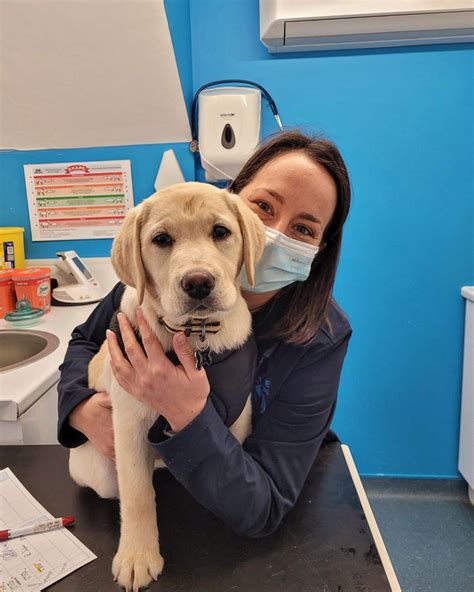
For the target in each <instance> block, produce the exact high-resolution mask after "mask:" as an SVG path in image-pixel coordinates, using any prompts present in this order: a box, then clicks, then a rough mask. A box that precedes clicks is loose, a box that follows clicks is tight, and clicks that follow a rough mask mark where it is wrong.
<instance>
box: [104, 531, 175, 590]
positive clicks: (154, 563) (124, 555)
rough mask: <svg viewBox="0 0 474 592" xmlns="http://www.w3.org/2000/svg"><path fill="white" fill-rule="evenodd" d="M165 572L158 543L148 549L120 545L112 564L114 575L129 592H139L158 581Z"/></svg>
mask: <svg viewBox="0 0 474 592" xmlns="http://www.w3.org/2000/svg"><path fill="white" fill-rule="evenodd" d="M162 571H163V557H162V556H161V555H160V548H159V546H158V543H155V544H152V545H150V546H147V547H146V548H143V547H140V548H133V547H132V546H131V545H122V544H121V545H120V546H119V549H118V551H117V553H116V555H115V557H114V560H113V562H112V574H113V576H114V579H115V581H117V582H118V583H119V584H120V585H121V586H122V587H123V588H125V590H127V592H129V591H132V590H133V592H138V590H140V588H143V587H144V586H148V585H149V584H151V582H152V581H153V580H157V579H158V576H160V575H161V572H162Z"/></svg>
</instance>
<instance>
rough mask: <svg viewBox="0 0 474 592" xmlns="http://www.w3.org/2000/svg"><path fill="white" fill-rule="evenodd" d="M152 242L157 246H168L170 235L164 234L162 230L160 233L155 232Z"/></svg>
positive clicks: (170, 240)
mask: <svg viewBox="0 0 474 592" xmlns="http://www.w3.org/2000/svg"><path fill="white" fill-rule="evenodd" d="M153 242H154V243H155V245H158V246H159V247H169V246H170V245H171V243H172V242H173V240H172V239H171V236H170V235H169V234H165V233H164V232H162V233H161V234H157V235H156V236H155V238H154V239H153Z"/></svg>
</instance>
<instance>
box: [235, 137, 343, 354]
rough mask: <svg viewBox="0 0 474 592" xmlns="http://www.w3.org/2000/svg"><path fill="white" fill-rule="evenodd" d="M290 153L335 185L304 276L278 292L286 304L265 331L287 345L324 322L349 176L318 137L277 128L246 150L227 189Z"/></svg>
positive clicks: (312, 332) (331, 148) (298, 341)
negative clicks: (317, 166)
mask: <svg viewBox="0 0 474 592" xmlns="http://www.w3.org/2000/svg"><path fill="white" fill-rule="evenodd" d="M293 151H298V152H302V153H303V154H305V155H306V156H307V157H308V158H309V159H310V160H312V161H314V162H316V163H318V164H320V165H322V166H323V167H324V168H325V169H326V171H327V172H328V173H329V174H330V175H331V177H332V178H333V179H334V182H335V184H336V188H337V203H336V209H335V211H334V214H333V217H332V219H331V221H330V223H329V224H328V225H327V227H326V229H325V231H324V235H323V237H322V240H321V248H320V250H319V252H318V254H317V255H316V257H315V259H314V261H313V264H312V266H311V272H310V275H309V277H308V279H307V280H305V281H304V282H295V283H293V284H290V285H289V286H286V287H285V288H282V293H285V294H287V295H288V296H289V302H288V306H287V308H286V309H285V313H284V315H283V316H282V318H281V319H280V321H279V323H278V324H277V325H276V326H275V327H274V328H273V330H272V331H271V336H272V337H278V338H282V339H284V341H286V342H287V343H295V344H302V343H306V342H307V341H309V340H310V339H311V338H312V337H313V336H314V335H315V333H316V332H317V331H318V329H319V328H320V326H321V324H322V322H323V321H324V319H325V317H326V311H327V308H328V304H329V302H330V300H331V295H332V290H333V286H334V280H335V277H336V270H337V264H338V261H339V253H340V250H341V241H342V227H343V225H344V222H345V220H346V218H347V215H348V213H349V206H350V201H351V187H350V182H349V175H348V172H347V168H346V165H345V164H344V161H343V159H342V156H341V154H340V152H339V150H338V149H337V147H336V146H335V145H334V144H333V143H332V142H331V141H330V140H328V139H326V138H323V137H321V136H313V137H312V136H307V135H305V134H303V133H302V132H300V131H298V130H291V131H285V132H279V133H277V134H275V135H273V136H271V137H270V138H269V139H268V140H266V141H265V142H264V143H263V144H262V145H261V146H260V147H259V148H258V149H257V150H256V151H255V152H254V153H253V154H252V156H251V157H250V158H249V160H248V161H247V162H246V163H245V165H244V167H243V168H242V170H241V171H240V172H239V174H238V175H237V177H236V178H235V179H234V180H233V181H232V183H231V184H230V186H229V187H228V190H229V191H231V192H232V193H237V194H238V193H240V191H242V189H243V188H244V187H245V186H246V185H247V184H248V183H249V182H250V181H251V180H252V179H253V177H254V176H255V175H256V174H257V173H258V171H259V170H260V169H261V168H262V167H264V166H265V165H266V164H267V163H268V162H270V161H271V160H273V159H274V158H275V157H277V156H281V155H282V154H286V153H288V152H293ZM268 336H270V335H268Z"/></svg>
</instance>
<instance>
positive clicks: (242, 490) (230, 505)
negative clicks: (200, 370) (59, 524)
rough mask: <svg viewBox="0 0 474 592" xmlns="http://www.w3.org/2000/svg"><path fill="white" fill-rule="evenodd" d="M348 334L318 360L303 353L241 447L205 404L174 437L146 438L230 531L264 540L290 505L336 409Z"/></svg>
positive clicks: (158, 433) (156, 434)
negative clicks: (259, 537) (260, 537)
mask: <svg viewBox="0 0 474 592" xmlns="http://www.w3.org/2000/svg"><path fill="white" fill-rule="evenodd" d="M348 341H349V335H347V336H346V337H345V339H344V340H343V341H342V342H340V343H339V344H336V345H334V346H333V347H332V348H331V349H330V350H329V351H328V350H325V353H324V355H322V357H320V353H319V354H317V353H313V355H311V352H308V354H307V355H306V356H304V357H303V358H302V359H301V361H300V362H299V363H298V365H297V366H296V367H295V369H294V370H293V372H292V373H291V374H290V376H289V377H288V378H287V380H286V381H285V383H284V384H283V385H282V386H281V388H280V390H279V392H278V393H277V394H276V396H275V399H274V400H273V401H272V402H271V403H270V405H269V407H268V409H267V410H266V412H265V413H264V414H263V415H262V416H261V418H260V419H259V420H258V421H257V423H256V425H255V426H254V429H253V431H252V434H251V436H250V437H249V438H248V439H247V440H246V441H245V443H244V445H243V446H241V445H240V444H239V442H238V441H237V440H236V439H235V438H234V436H233V435H232V434H231V433H230V432H229V430H228V428H227V427H225V425H224V423H223V422H222V420H221V418H220V417H219V415H218V414H217V413H216V410H215V408H214V406H213V404H212V401H211V400H210V399H209V400H208V401H207V403H206V406H205V407H204V409H203V410H202V412H201V413H200V414H199V415H198V416H197V417H196V418H195V419H194V420H193V421H192V422H191V423H189V424H188V425H187V426H185V427H184V428H183V429H182V430H181V431H179V432H178V433H177V434H176V435H175V436H173V437H172V438H169V439H163V435H162V433H161V430H158V429H157V428H156V427H155V426H157V424H155V426H153V427H152V428H151V429H150V432H149V440H150V442H151V444H152V446H153V448H154V449H155V450H156V452H157V453H158V454H159V455H160V456H161V457H162V458H163V460H164V461H165V463H166V465H167V467H168V469H169V470H170V471H171V472H172V473H173V475H174V476H175V477H176V479H178V481H180V482H181V483H182V484H183V485H184V487H186V489H187V490H188V491H189V492H190V493H191V495H192V496H193V497H194V498H195V499H197V500H198V501H199V502H200V503H201V504H202V505H203V506H204V507H206V508H207V509H208V510H209V511H211V512H213V513H214V514H215V515H217V516H218V517H220V518H221V519H222V520H223V521H224V522H226V523H227V524H228V525H229V526H230V527H231V528H232V529H233V530H234V531H235V532H237V533H239V534H244V535H247V536H255V537H257V536H264V535H267V534H270V533H271V532H273V531H274V530H275V529H276V528H277V527H278V526H279V524H280V522H281V520H282V519H283V517H284V516H285V514H286V513H287V512H288V511H289V510H290V509H291V508H292V507H293V505H294V504H295V502H296V500H297V499H298V496H299V494H300V491H301V489H302V487H303V484H304V481H305V479H306V477H307V475H308V472H309V470H310V468H311V466H312V464H313V462H314V460H315V457H316V454H317V452H318V450H319V447H320V445H321V442H322V440H323V438H324V436H325V434H326V432H327V430H328V429H329V425H330V423H331V419H332V416H333V414H334V410H335V403H336V397H337V390H338V386H339V379H340V373H341V369H342V363H343V360H344V356H345V354H346V350H347V345H348Z"/></svg>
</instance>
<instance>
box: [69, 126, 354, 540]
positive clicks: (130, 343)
mask: <svg viewBox="0 0 474 592" xmlns="http://www.w3.org/2000/svg"><path fill="white" fill-rule="evenodd" d="M229 190H230V191H231V192H233V193H236V194H238V195H239V197H240V198H241V199H243V200H244V201H245V202H246V203H247V205H248V206H249V207H250V208H252V209H253V211H255V212H256V213H257V214H258V216H259V217H260V219H261V220H262V221H263V223H264V224H265V226H266V234H267V238H268V240H267V244H266V247H265V252H264V256H263V257H262V260H261V264H259V265H258V266H257V270H256V277H255V286H254V287H253V288H250V287H249V286H248V285H246V284H245V282H244V283H243V284H242V295H243V297H244V298H245V300H246V302H247V303H248V306H249V310H250V312H251V313H252V324H253V331H254V335H255V338H256V342H257V346H258V350H259V367H258V372H257V379H256V384H255V387H254V390H253V393H252V399H253V419H252V433H251V435H250V436H249V438H247V440H246V441H245V442H244V444H243V445H242V446H241V445H240V444H239V442H238V441H237V440H236V439H235V438H234V437H233V436H232V434H230V432H229V430H228V428H227V427H226V425H225V424H224V422H223V421H222V419H221V417H220V415H219V414H218V413H217V412H216V408H215V406H214V404H213V402H212V400H211V398H210V397H209V383H208V382H207V379H206V377H205V374H203V371H197V370H195V368H194V364H193V363H192V362H193V354H192V351H191V348H190V347H189V345H188V344H187V342H186V339H184V343H180V340H179V337H180V336H183V334H182V333H180V334H176V335H175V338H174V341H173V347H174V349H175V352H176V354H177V356H178V358H179V360H180V361H181V364H182V367H183V371H180V372H179V373H178V372H177V373H176V376H175V375H174V374H173V376H171V378H170V379H169V380H168V382H167V384H166V388H164V387H163V385H162V384H161V381H157V380H153V377H154V376H156V373H157V371H159V369H160V368H159V366H160V364H162V363H164V362H163V359H162V358H163V356H162V350H161V346H160V345H159V344H158V342H157V341H156V340H155V343H154V344H153V351H156V352H157V355H156V357H155V356H150V357H149V358H146V357H145V356H144V355H141V354H140V356H138V357H134V356H132V357H130V356H129V358H130V361H128V360H127V359H126V358H125V357H124V356H123V355H122V353H121V350H120V349H119V347H118V345H117V342H116V339H115V337H114V336H113V334H111V333H110V332H107V339H108V344H109V349H110V352H111V357H112V369H113V372H114V375H115V377H116V378H117V380H118V382H119V383H120V384H121V386H122V387H124V388H125V389H126V390H127V391H128V392H130V393H131V395H132V396H136V397H137V398H138V399H139V400H141V401H142V402H144V403H146V404H147V405H150V406H151V407H153V408H154V409H155V411H157V412H158V413H160V414H161V415H162V416H164V417H165V419H166V420H167V422H168V424H169V426H170V427H171V431H170V432H166V431H165V434H163V430H161V429H154V427H155V426H153V427H152V428H151V429H150V432H149V434H148V438H149V441H150V444H151V445H152V446H153V448H154V449H155V451H156V452H157V454H158V455H160V456H161V457H162V458H163V460H164V461H165V463H166V464H167V466H168V468H169V470H170V471H171V472H172V473H173V475H174V476H175V477H176V479H177V480H178V481H180V482H181V483H182V484H183V485H184V487H185V488H186V489H187V490H188V491H189V492H190V493H191V494H192V496H193V497H194V498H196V499H197V500H198V501H200V502H201V504H202V505H203V506H205V507H206V508H207V509H208V510H210V511H211V512H213V513H214V514H216V515H217V516H219V517H220V518H221V519H222V520H223V521H224V522H226V523H227V524H228V525H229V526H230V527H232V528H233V529H234V530H235V531H236V532H238V533H240V534H245V535H248V536H263V535H266V534H269V533H271V532H273V531H274V530H275V529H276V528H277V527H278V525H279V524H280V522H281V520H282V519H283V517H284V515H285V514H286V513H287V512H288V510H290V509H291V508H292V506H293V505H294V504H295V502H296V500H297V498H298V496H299V493H300V491H301V488H302V486H303V484H304V481H305V479H306V476H307V474H308V472H309V470H310V468H311V466H312V464H313V462H314V459H315V457H316V454H317V452H318V450H319V448H320V445H321V443H322V441H323V439H324V437H325V435H326V434H327V432H328V430H329V426H330V423H331V420H332V417H333V414H334V410H335V404H336V397H337V389H338V385H339V378H340V373H341V369H342V363H343V360H344V357H345V354H346V350H347V346H348V342H349V339H350V335H351V328H350V325H349V322H348V321H347V319H346V317H345V316H344V314H343V313H342V311H341V310H340V309H339V308H338V306H337V304H336V303H335V301H334V300H333V299H332V297H331V292H332V288H333V284H334V278H335V274H336V268H337V263H338V259H339V252H340V247H341V239H342V227H343V224H344V222H345V220H346V218H347V214H348V211H349V205H350V185H349V179H348V174H347V170H346V167H345V165H344V162H343V160H342V157H341V155H340V153H339V151H338V150H337V148H336V147H335V146H334V145H333V144H332V143H331V142H329V141H327V140H323V139H313V138H310V137H307V136H305V135H303V134H302V133H300V132H297V131H293V132H283V133H280V134H277V135H276V136H274V137H272V138H271V139H270V140H269V141H267V142H266V143H264V144H263V145H262V146H261V147H260V148H259V149H258V150H257V151H256V152H255V153H254V154H253V156H252V157H251V158H250V159H249V160H248V162H247V163H246V164H245V166H244V167H243V169H242V170H241V172H240V173H239V175H238V176H237V177H236V179H235V180H234V181H233V182H232V183H231V185H230V187H229ZM275 231H276V232H275ZM295 248H296V249H299V250H300V252H301V250H302V251H303V252H304V253H306V254H307V255H308V254H310V256H309V257H308V265H307V267H306V268H294V267H293V268H292V261H291V253H292V249H295ZM268 255H270V256H271V259H269V258H268ZM270 260H271V261H272V262H273V263H272V265H269V261H270ZM122 293H123V286H122V285H121V284H118V285H117V286H116V287H115V288H114V289H113V290H112V292H111V293H110V294H109V295H108V296H106V298H105V299H104V300H103V301H102V302H101V303H100V304H99V306H98V307H97V308H96V310H95V311H94V312H93V313H92V315H91V317H90V318H89V319H88V320H87V321H86V323H84V324H83V325H81V326H79V327H77V328H76V329H75V331H74V332H73V337H72V340H71V342H70V345H69V349H68V352H67V354H66V358H65V361H64V363H63V365H62V367H61V371H62V375H61V380H60V383H59V388H58V390H59V428H58V439H59V441H60V442H61V444H63V445H64V446H67V447H74V446H77V445H79V444H81V443H82V442H84V441H85V440H86V439H89V440H90V441H91V442H92V444H94V445H95V446H96V447H97V448H98V449H99V450H100V451H101V452H103V453H104V454H106V455H108V456H111V457H113V455H114V451H113V427H112V417H111V407H110V400H109V397H108V395H107V394H106V393H95V392H94V391H92V390H91V389H89V388H87V365H88V363H89V361H90V359H91V358H92V357H93V355H94V354H95V353H96V352H97V351H98V348H99V346H100V344H101V343H102V341H103V340H104V337H105V333H106V329H107V327H108V325H109V322H110V319H111V317H112V314H113V312H114V311H115V310H116V309H117V308H118V307H119V304H120V298H121V295H122ZM120 326H121V330H122V335H123V337H124V342H125V345H126V351H127V353H128V352H129V351H132V350H133V347H134V345H135V346H136V340H135V338H134V336H133V333H132V331H131V330H130V325H129V323H128V322H127V320H126V319H121V321H120ZM141 329H142V333H143V332H145V333H147V327H146V326H145V324H144V321H143V319H142V320H141ZM147 341H149V338H148V337H147ZM160 350H161V353H160ZM140 351H141V350H140ZM165 360H166V362H168V363H169V361H168V360H167V359H165ZM203 375H204V378H203ZM150 384H151V385H153V387H152V388H150V386H149V385H150ZM144 385H148V386H146V387H145V386H144ZM170 392H172V393H173V396H172V397H169V396H167V393H170ZM157 423H158V422H157Z"/></svg>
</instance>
